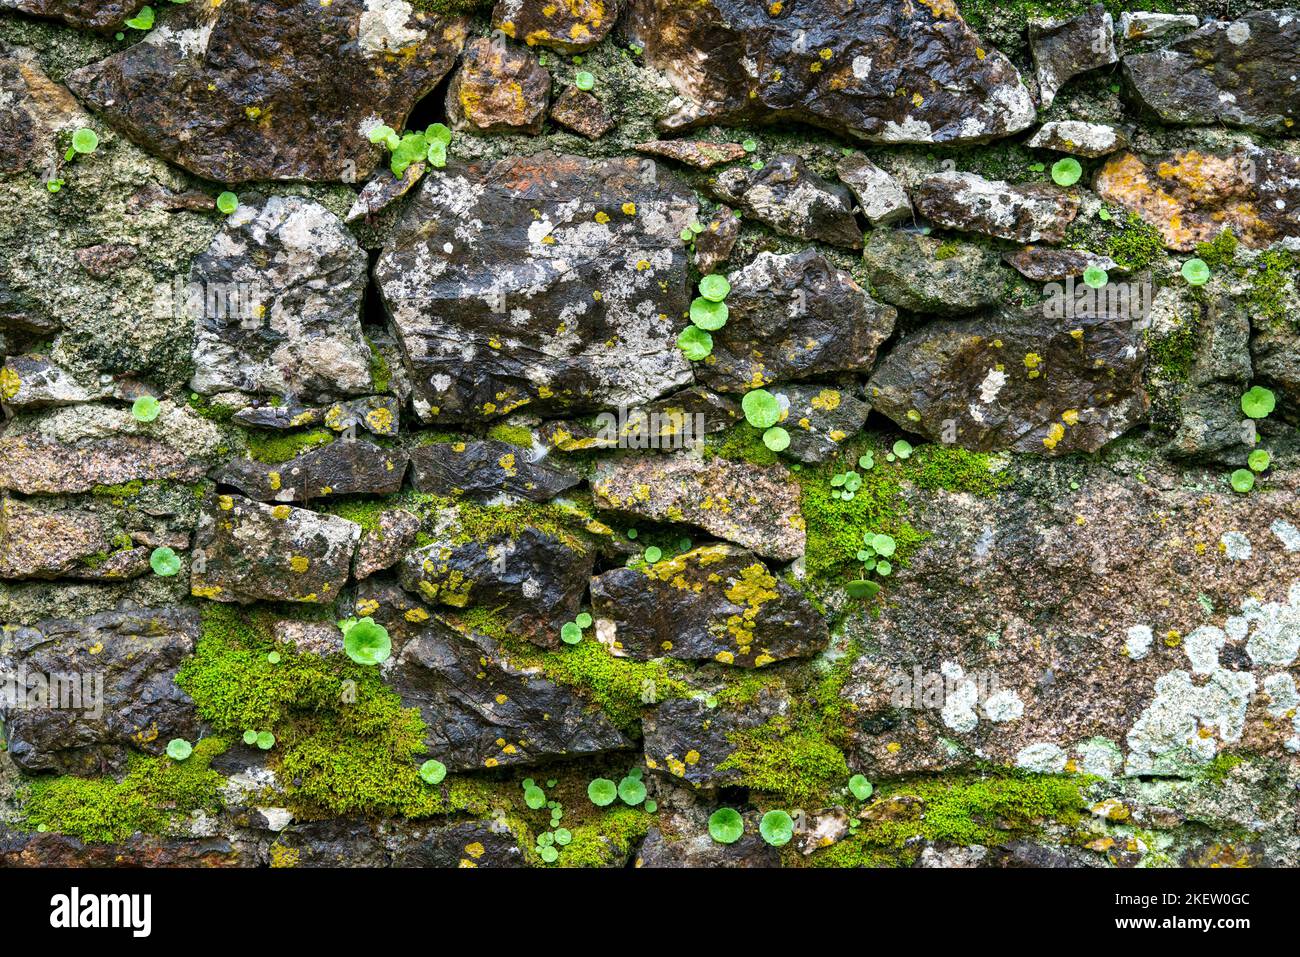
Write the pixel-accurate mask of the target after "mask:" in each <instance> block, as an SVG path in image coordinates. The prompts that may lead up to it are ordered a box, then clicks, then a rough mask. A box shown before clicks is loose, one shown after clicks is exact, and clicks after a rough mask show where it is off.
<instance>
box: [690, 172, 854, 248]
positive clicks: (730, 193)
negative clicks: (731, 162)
mask: <svg viewBox="0 0 1300 957" xmlns="http://www.w3.org/2000/svg"><path fill="white" fill-rule="evenodd" d="M713 188H714V191H715V192H716V193H717V194H718V196H719V197H721V198H722V199H723V200H725V201H726V202H728V203H731V204H733V205H735V206H739V207H740V208H741V209H743V210H744V211H745V213H746V214H747V215H749V216H753V217H754V218H755V219H757V220H758V221H759V222H761V223H766V224H767V225H768V226H771V227H772V228H773V229H774V230H776V231H777V232H778V233H781V234H783V235H786V236H794V237H796V238H798V239H813V240H817V241H819V242H824V243H829V244H831V245H832V246H844V247H847V248H849V249H860V248H861V247H862V231H861V230H860V229H858V222H857V220H856V219H854V218H853V201H852V198H851V197H850V196H849V191H848V189H846V188H845V187H844V186H842V185H840V184H838V183H828V182H827V181H826V180H824V179H822V178H821V177H820V176H818V175H817V174H816V173H814V172H812V171H811V170H810V169H808V167H807V165H806V164H805V163H804V161H803V159H802V158H801V157H799V156H795V155H793V154H787V155H784V156H778V157H776V158H774V159H772V160H771V161H770V162H768V163H767V164H766V165H765V166H764V167H763V168H762V169H759V170H751V169H746V168H743V167H734V168H732V169H729V170H725V171H724V172H722V173H720V174H719V175H718V178H717V179H716V180H715V181H714V187H713Z"/></svg>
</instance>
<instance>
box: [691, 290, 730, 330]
mask: <svg viewBox="0 0 1300 957" xmlns="http://www.w3.org/2000/svg"><path fill="white" fill-rule="evenodd" d="M730 315H731V313H730V311H729V310H728V309H727V304H726V303H725V302H714V301H713V300H711V299H705V298H704V297H703V296H696V297H695V299H694V300H692V301H691V322H692V323H694V324H695V325H696V326H698V327H699V328H701V329H703V330H704V331H705V332H716V331H717V330H719V329H721V328H722V327H723V326H725V325H726V324H727V319H728V317H729V316H730Z"/></svg>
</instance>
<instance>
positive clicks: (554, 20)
mask: <svg viewBox="0 0 1300 957" xmlns="http://www.w3.org/2000/svg"><path fill="white" fill-rule="evenodd" d="M618 13H619V0H565V2H563V3H548V2H546V0H498V2H497V5H496V6H495V7H493V8H492V29H494V30H500V31H501V32H502V33H504V34H505V35H506V36H508V37H513V38H514V39H516V40H522V41H523V42H524V43H527V44H528V45H529V46H534V45H536V46H544V47H550V48H551V49H552V50H560V51H561V52H564V53H581V52H582V51H583V50H589V49H591V48H592V47H593V46H595V45H596V44H597V43H599V42H600V41H601V40H603V39H605V37H606V35H608V33H609V31H610V30H612V29H613V27H614V21H615V20H617V19H618Z"/></svg>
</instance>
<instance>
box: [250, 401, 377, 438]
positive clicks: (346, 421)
mask: <svg viewBox="0 0 1300 957" xmlns="http://www.w3.org/2000/svg"><path fill="white" fill-rule="evenodd" d="M400 413H401V406H400V403H398V401H397V400H396V399H395V398H393V397H391V396H386V395H372V396H367V397H366V398H363V399H352V400H350V401H347V402H335V403H333V404H331V405H327V406H304V405H300V404H298V403H296V402H294V403H286V404H281V405H258V406H248V407H247V408H244V409H240V410H239V411H238V412H236V413H235V414H234V415H233V416H232V418H233V419H234V420H235V421H236V422H238V423H240V424H241V425H252V426H256V427H258V428H262V429H276V430H277V431H282V430H287V429H302V428H309V427H312V426H318V425H323V426H325V427H326V428H329V429H333V430H334V431H335V432H347V431H348V429H349V428H357V429H365V430H366V431H367V432H369V433H370V434H371V435H379V436H394V435H397V433H398V430H399V416H400Z"/></svg>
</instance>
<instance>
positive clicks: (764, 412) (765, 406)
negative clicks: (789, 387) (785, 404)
mask: <svg viewBox="0 0 1300 957" xmlns="http://www.w3.org/2000/svg"><path fill="white" fill-rule="evenodd" d="M740 407H741V409H743V410H744V412H745V421H746V422H748V423H749V424H750V425H752V426H753V427H754V428H756V429H770V428H771V427H772V426H774V425H776V424H777V423H778V422H780V421H781V405H780V403H779V402H777V401H776V396H774V395H773V394H772V393H770V392H768V391H767V390H766V389H755V390H754V391H752V392H746V393H745V397H744V398H743V399H741V400H740Z"/></svg>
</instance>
